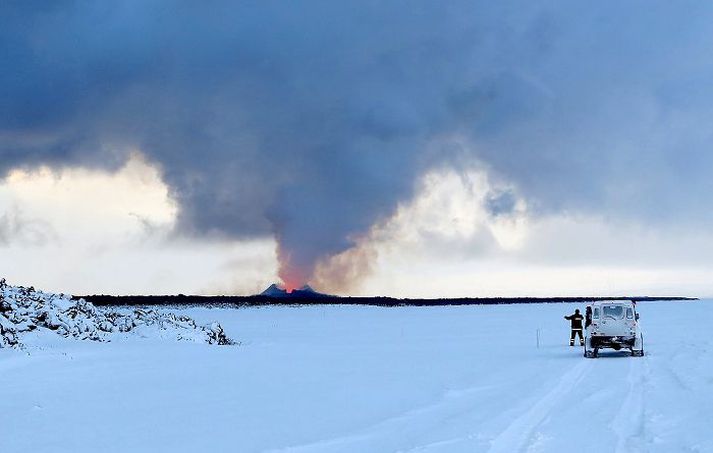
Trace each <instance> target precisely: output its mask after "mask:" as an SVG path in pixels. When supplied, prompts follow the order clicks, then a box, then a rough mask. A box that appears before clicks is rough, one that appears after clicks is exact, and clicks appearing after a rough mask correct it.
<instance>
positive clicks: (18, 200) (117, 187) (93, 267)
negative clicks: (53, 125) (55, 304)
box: [0, 153, 275, 294]
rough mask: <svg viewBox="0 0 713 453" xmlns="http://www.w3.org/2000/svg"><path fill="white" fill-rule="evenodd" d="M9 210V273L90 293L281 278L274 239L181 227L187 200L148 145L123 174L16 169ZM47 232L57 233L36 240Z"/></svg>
mask: <svg viewBox="0 0 713 453" xmlns="http://www.w3.org/2000/svg"><path fill="white" fill-rule="evenodd" d="M0 211H1V212H0V218H4V219H7V222H6V223H8V228H6V230H7V231H9V232H11V233H12V235H6V236H7V238H6V240H5V241H3V242H0V253H2V257H3V259H2V260H1V262H0V275H2V276H5V277H7V278H8V279H10V280H11V281H13V282H18V283H24V284H29V285H35V286H39V287H43V288H47V289H52V290H57V291H64V292H73V293H82V294H86V293H99V292H105V293H180V292H183V293H251V292H255V291H256V290H257V289H260V288H261V287H262V286H264V285H266V284H267V283H268V282H270V281H272V280H274V279H275V257H274V250H275V244H274V241H273V240H272V239H269V238H266V239H258V240H253V241H220V240H199V239H194V238H191V239H188V238H182V237H177V236H175V235H173V234H172V227H173V225H174V222H175V219H176V216H177V212H178V209H177V207H176V205H175V203H174V202H173V201H172V200H171V198H170V196H169V191H168V189H167V187H166V185H165V184H164V183H163V182H162V180H161V177H160V174H159V173H158V172H157V170H156V169H155V168H154V167H152V166H151V165H150V164H149V163H147V162H146V161H145V160H144V159H143V158H142V156H141V155H140V154H138V153H135V154H133V156H132V157H131V158H130V159H129V160H128V162H127V163H126V165H125V166H124V167H123V168H121V169H120V170H119V171H118V172H116V173H113V174H109V173H106V172H96V171H90V170H82V169H67V170H62V171H52V170H50V169H48V168H39V169H36V170H33V171H27V170H14V171H12V172H11V173H10V174H9V176H8V177H7V178H6V180H5V181H4V182H3V183H2V184H0ZM3 216H4V217H3ZM20 220H21V222H20ZM40 226H42V229H41V231H40V229H38V228H39V227H40ZM47 231H49V232H50V233H51V234H50V233H43V236H42V237H45V236H46V237H50V238H51V240H42V241H40V240H36V239H38V238H39V237H40V233H42V232H47ZM30 239H32V241H31V243H28V240H30Z"/></svg>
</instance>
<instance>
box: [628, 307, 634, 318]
mask: <svg viewBox="0 0 713 453" xmlns="http://www.w3.org/2000/svg"><path fill="white" fill-rule="evenodd" d="M626 319H634V310H632V309H631V308H627V309H626Z"/></svg>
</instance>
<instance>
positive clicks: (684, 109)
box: [0, 0, 713, 286]
mask: <svg viewBox="0 0 713 453" xmlns="http://www.w3.org/2000/svg"><path fill="white" fill-rule="evenodd" d="M712 13H713V5H708V4H705V3H694V4H691V5H688V6H685V7H684V6H682V5H681V4H673V3H669V2H663V3H656V2H654V3H652V2H629V3H627V4H626V5H621V4H616V5H606V4H603V3H600V2H589V3H587V4H581V3H580V4H577V5H574V4H568V3H564V2H561V3H560V2H552V3H548V2H545V4H542V3H539V2H537V4H535V2H527V1H523V2H514V3H511V2H497V3H493V2H473V1H450V2H446V3H443V2H430V1H423V2H420V1H392V2H381V1H358V2H356V1H355V2H334V1H312V2H309V1H307V2H282V1H274V2H273V1H260V2H211V3H210V4H203V3H190V2H186V3H176V2H168V1H153V2H146V1H143V0H141V1H134V2H100V3H87V2H53V3H51V4H49V5H43V6H42V7H40V6H38V5H32V4H30V3H29V2H28V3H25V2H15V3H12V4H10V3H5V4H3V5H2V6H0V65H2V68H3V71H0V99H2V101H1V102H0V173H6V172H7V171H8V170H10V169H12V168H15V167H19V166H27V167H32V166H36V165H42V164H44V165H51V166H89V167H96V168H105V169H108V170H112V169H114V168H117V166H119V165H120V164H121V163H122V162H123V161H124V160H125V159H126V156H127V153H128V152H130V151H131V150H133V149H139V150H141V152H143V153H144V154H145V155H146V156H147V158H148V159H149V160H150V161H152V162H153V163H154V164H156V165H157V166H159V168H160V169H161V171H162V174H163V178H164V180H165V182H166V183H167V184H168V185H169V186H170V188H171V190H172V195H173V196H174V198H175V199H176V200H177V201H178V202H179V204H180V208H181V209H180V219H179V228H180V229H181V230H182V231H184V232H186V233H189V234H197V235H205V234H220V235H225V236H228V237H232V238H246V237H255V236H265V235H274V236H275V237H276V238H277V240H278V243H279V256H280V259H281V266H282V267H281V270H280V273H281V277H282V278H283V279H284V280H285V283H287V284H288V285H290V286H294V285H298V284H301V283H304V282H305V281H307V280H308V279H309V278H310V276H311V275H312V273H313V272H314V269H315V266H316V264H317V263H318V261H319V260H320V259H323V258H326V257H330V256H333V255H335V254H337V253H340V252H343V251H344V250H347V249H349V248H350V247H351V246H352V245H353V242H354V240H355V238H358V237H359V236H360V235H363V234H365V232H366V231H368V229H369V227H370V226H371V225H373V224H374V223H375V222H377V221H379V220H381V219H384V218H386V217H388V216H389V215H390V214H391V213H392V212H393V210H394V208H395V207H396V205H397V203H398V202H399V201H402V200H407V199H408V198H409V197H411V196H412V195H413V194H412V192H413V190H414V183H415V181H416V180H417V178H418V176H419V175H421V174H423V172H424V171H425V170H427V169H428V168H430V167H432V166H434V165H449V164H450V165H466V166H467V165H472V164H473V163H474V162H478V163H479V164H481V165H485V166H487V167H488V168H489V170H490V171H491V172H493V173H495V174H497V175H499V176H501V177H503V178H506V179H507V180H508V181H510V182H512V183H513V184H514V186H515V187H517V188H518V191H519V192H520V193H521V194H522V195H524V196H525V197H527V198H528V200H529V201H531V203H532V205H533V206H536V207H537V209H538V210H540V211H541V212H547V211H552V210H559V209H568V210H594V211H597V212H602V213H607V214H613V215H630V216H636V217H641V218H646V219H656V220H657V221H661V217H662V216H661V215H660V213H661V212H664V211H665V212H667V213H668V215H667V216H666V217H668V218H675V217H676V216H679V215H686V216H688V219H687V220H688V221H702V222H706V223H707V222H710V221H711V220H713V210H711V209H700V208H701V206H707V205H708V204H709V202H708V198H709V195H708V194H710V193H712V191H711V189H713V182H712V181H713V179H711V178H710V177H709V175H710V171H711V169H712V168H713V165H711V164H712V163H713V162H712V160H713V154H712V153H710V152H708V150H709V149H710V148H711V145H712V144H713V143H712V141H713V139H712V137H713V123H712V122H710V121H709V118H710V117H711V115H710V114H711V113H713V112H711V110H713V102H711V101H713V92H711V89H710V86H711V84H710V80H711V77H712V76H713V62H712V61H711V59H710V55H711V50H712V49H711V43H712V42H713V30H712V29H710V27H709V26H708V24H709V23H710V20H711V16H712V15H713V14H712ZM683 175H685V179H686V182H685V184H682V183H681V178H682V177H683ZM511 204H512V201H511V200H510V199H508V198H507V197H501V198H497V199H496V198H493V199H492V206H491V207H492V209H493V210H495V211H497V212H498V213H501V212H502V211H503V210H504V209H507V207H508V206H509V205H511ZM347 267H348V266H347Z"/></svg>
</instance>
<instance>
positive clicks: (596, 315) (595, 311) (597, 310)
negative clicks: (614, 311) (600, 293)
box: [592, 308, 599, 319]
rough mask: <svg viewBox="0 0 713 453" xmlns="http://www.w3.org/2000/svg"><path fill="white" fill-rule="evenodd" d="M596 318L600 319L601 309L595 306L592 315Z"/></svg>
mask: <svg viewBox="0 0 713 453" xmlns="http://www.w3.org/2000/svg"><path fill="white" fill-rule="evenodd" d="M592 317H593V318H594V319H599V309H598V308H595V309H594V315H593V316H592Z"/></svg>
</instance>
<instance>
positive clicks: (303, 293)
mask: <svg viewBox="0 0 713 453" xmlns="http://www.w3.org/2000/svg"><path fill="white" fill-rule="evenodd" d="M260 295H261V296H267V297H302V298H305V297H329V295H328V294H322V293H319V292H317V291H315V290H314V289H313V288H312V287H311V286H309V285H304V286H303V287H301V288H299V289H293V290H292V292H289V293H288V292H287V290H286V289H285V288H283V287H282V286H280V285H278V284H277V283H273V284H272V285H270V286H268V287H267V289H265V291H263V292H261V293H260Z"/></svg>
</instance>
